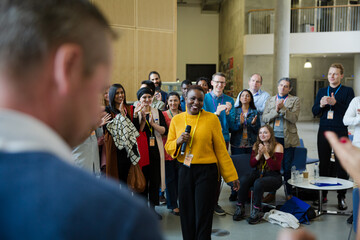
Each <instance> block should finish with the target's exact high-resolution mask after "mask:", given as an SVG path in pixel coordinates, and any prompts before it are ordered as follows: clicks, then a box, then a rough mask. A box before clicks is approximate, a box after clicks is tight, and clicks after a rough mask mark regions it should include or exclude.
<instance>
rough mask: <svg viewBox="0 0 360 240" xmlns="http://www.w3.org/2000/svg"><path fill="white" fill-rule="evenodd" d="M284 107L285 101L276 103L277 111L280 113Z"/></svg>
mask: <svg viewBox="0 0 360 240" xmlns="http://www.w3.org/2000/svg"><path fill="white" fill-rule="evenodd" d="M283 106H284V99H279V100H277V101H276V111H277V112H279V111H280V109H281V108H282V107H283Z"/></svg>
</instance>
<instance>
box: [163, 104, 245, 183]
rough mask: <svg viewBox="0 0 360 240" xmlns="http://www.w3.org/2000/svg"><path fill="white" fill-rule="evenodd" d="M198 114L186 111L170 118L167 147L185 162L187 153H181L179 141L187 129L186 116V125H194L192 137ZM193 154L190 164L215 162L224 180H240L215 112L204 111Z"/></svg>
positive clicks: (170, 152) (197, 129) (192, 149)
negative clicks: (177, 142) (177, 144)
mask: <svg viewBox="0 0 360 240" xmlns="http://www.w3.org/2000/svg"><path fill="white" fill-rule="evenodd" d="M197 117H198V115H190V114H188V113H186V112H184V113H181V114H178V115H176V116H174V118H173V119H172V120H171V124H170V129H169V134H168V139H167V142H166V144H165V150H166V151H167V153H168V154H170V155H171V156H172V157H173V158H177V160H178V161H179V162H184V158H185V155H186V154H185V155H184V156H181V155H180V154H179V153H180V147H179V148H177V146H176V140H177V139H178V138H179V136H180V135H181V134H182V133H183V132H184V131H185V127H186V126H185V118H186V121H187V125H191V133H190V136H192V134H193V131H194V129H195V125H196V120H197ZM189 143H190V141H189ZM189 143H188V144H187V146H186V153H188V152H189ZM191 153H192V154H193V155H194V158H193V160H192V162H191V164H209V163H216V164H217V165H218V168H219V170H220V174H221V176H223V178H224V180H225V182H231V181H234V180H236V179H238V175H237V172H236V169H235V167H234V164H233V162H232V160H231V158H230V156H229V154H228V152H227V150H226V145H225V140H224V137H223V135H222V133H221V125H220V121H219V119H218V117H217V116H216V115H215V114H213V113H209V112H206V111H205V110H202V113H201V115H200V118H199V122H198V125H197V128H196V131H195V135H194V139H193V143H192V148H191Z"/></svg>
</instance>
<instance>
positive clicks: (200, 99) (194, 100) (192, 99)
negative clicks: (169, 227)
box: [186, 89, 204, 115]
mask: <svg viewBox="0 0 360 240" xmlns="http://www.w3.org/2000/svg"><path fill="white" fill-rule="evenodd" d="M203 105H204V93H203V92H202V91H200V90H197V89H191V90H190V91H189V92H188V93H187V97H186V107H187V113H188V114H190V115H196V114H198V113H199V112H200V110H201V109H202V107H203Z"/></svg>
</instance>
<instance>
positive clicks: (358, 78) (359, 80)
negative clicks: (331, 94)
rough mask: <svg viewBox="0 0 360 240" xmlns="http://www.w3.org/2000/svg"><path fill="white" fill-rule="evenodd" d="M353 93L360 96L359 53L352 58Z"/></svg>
mask: <svg viewBox="0 0 360 240" xmlns="http://www.w3.org/2000/svg"><path fill="white" fill-rule="evenodd" d="M354 92H355V96H360V53H357V54H355V56H354Z"/></svg>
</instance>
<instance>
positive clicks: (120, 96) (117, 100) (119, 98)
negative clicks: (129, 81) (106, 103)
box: [114, 88, 125, 104]
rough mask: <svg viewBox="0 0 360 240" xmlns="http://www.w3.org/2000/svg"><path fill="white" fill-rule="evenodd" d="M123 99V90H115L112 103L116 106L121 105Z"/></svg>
mask: <svg viewBox="0 0 360 240" xmlns="http://www.w3.org/2000/svg"><path fill="white" fill-rule="evenodd" d="M124 99H125V92H124V89H122V88H118V89H117V90H116V93H115V96H114V102H115V103H116V104H121V103H122V102H123V101H124Z"/></svg>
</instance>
